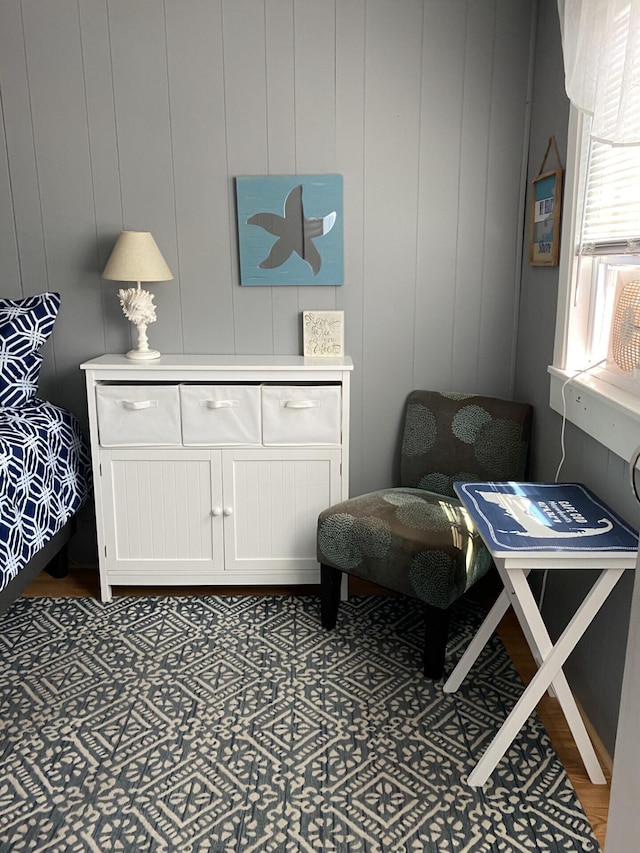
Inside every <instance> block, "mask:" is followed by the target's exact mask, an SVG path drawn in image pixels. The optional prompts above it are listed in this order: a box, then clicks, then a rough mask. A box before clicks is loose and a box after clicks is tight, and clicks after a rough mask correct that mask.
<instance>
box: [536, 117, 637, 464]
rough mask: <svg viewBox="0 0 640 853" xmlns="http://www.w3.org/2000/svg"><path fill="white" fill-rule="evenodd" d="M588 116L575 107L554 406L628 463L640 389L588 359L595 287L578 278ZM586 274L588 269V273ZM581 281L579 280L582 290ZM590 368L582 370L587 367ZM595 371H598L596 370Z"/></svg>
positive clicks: (552, 393)
mask: <svg viewBox="0 0 640 853" xmlns="http://www.w3.org/2000/svg"><path fill="white" fill-rule="evenodd" d="M581 141H582V118H581V115H580V114H579V112H578V110H577V109H575V107H573V106H571V109H570V114H569V134H568V150H567V168H566V173H565V188H564V213H563V225H562V241H561V243H562V244H561V251H560V265H559V268H558V308H557V315H556V333H555V346H554V353H553V364H552V365H550V366H549V374H550V377H551V381H550V395H549V404H550V406H551V408H552V409H553V410H554V411H555V412H558V413H559V414H561V415H563V416H565V417H566V419H567V420H568V421H569V422H571V423H573V424H575V425H576V426H577V427H579V428H580V429H581V430H583V431H584V432H586V433H587V434H588V435H590V436H591V437H592V438H594V439H595V440H596V441H598V442H600V444H602V445H604V446H605V447H607V448H608V449H609V450H611V451H613V452H614V453H615V454H617V455H618V456H620V457H622V459H625V460H626V461H627V462H628V461H629V460H630V459H631V458H632V456H633V454H634V452H635V451H636V450H637V448H638V445H640V392H636V391H633V390H630V389H628V388H624V387H619V386H617V385H613V384H611V382H609V381H606V379H604V378H603V376H605V375H606V374H605V373H603V372H600V373H598V371H597V369H596V370H594V365H593V364H590V363H589V362H588V361H587V357H586V355H585V353H586V351H587V343H586V342H587V334H588V322H589V321H588V313H589V302H590V299H589V296H590V293H589V291H590V288H589V287H588V286H584V285H585V283H584V282H582V281H580V282H577V274H578V264H577V263H576V251H575V250H576V237H575V235H576V234H577V226H578V216H579V211H578V204H579V192H578V189H579V181H580V168H581V166H582V165H583V164H582V163H581V162H580V161H581V149H582V146H581ZM584 274H585V271H584V268H583V269H582V275H584ZM576 283H578V284H579V287H578V288H577V292H576ZM586 370H589V371H590V372H579V371H586ZM592 370H594V372H591V371H592Z"/></svg>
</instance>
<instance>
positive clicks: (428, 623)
mask: <svg viewBox="0 0 640 853" xmlns="http://www.w3.org/2000/svg"><path fill="white" fill-rule="evenodd" d="M449 616H450V609H449V608H447V609H446V610H442V609H441V608H440V607H434V606H433V605H432V604H427V603H426V602H425V605H424V622H425V628H424V674H425V676H426V677H427V678H433V679H434V680H437V679H438V678H442V675H443V673H444V655H445V651H446V648H447V634H448V631H449Z"/></svg>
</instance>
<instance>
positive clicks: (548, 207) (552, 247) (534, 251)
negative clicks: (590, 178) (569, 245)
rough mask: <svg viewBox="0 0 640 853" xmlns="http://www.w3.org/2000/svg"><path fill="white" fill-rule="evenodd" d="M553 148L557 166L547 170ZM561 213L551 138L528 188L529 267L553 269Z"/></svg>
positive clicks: (559, 170) (558, 168) (559, 183)
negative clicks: (529, 216)
mask: <svg viewBox="0 0 640 853" xmlns="http://www.w3.org/2000/svg"><path fill="white" fill-rule="evenodd" d="M552 147H553V151H554V154H555V158H556V163H557V166H556V168H555V169H547V168H546V165H547V159H548V157H549V152H550V151H551V148H552ZM561 210H562V166H561V163H560V154H559V153H558V146H557V144H556V138H555V136H552V137H551V139H549V144H548V145H547V150H546V152H545V155H544V160H543V161H542V166H541V167H540V171H539V173H538V176H537V177H536V178H534V179H533V184H532V188H531V242H530V245H529V263H530V264H532V265H533V266H538V267H556V266H558V259H559V257H560V214H561Z"/></svg>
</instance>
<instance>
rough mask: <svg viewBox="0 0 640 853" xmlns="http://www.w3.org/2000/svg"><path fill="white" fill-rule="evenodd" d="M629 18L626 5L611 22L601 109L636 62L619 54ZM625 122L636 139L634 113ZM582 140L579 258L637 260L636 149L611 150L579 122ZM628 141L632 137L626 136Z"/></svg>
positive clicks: (638, 123)
mask: <svg viewBox="0 0 640 853" xmlns="http://www.w3.org/2000/svg"><path fill="white" fill-rule="evenodd" d="M630 15H631V4H627V5H626V6H623V7H622V8H621V10H620V14H618V15H617V16H616V20H615V26H614V28H613V30H614V33H613V34H614V42H613V49H612V50H610V51H609V53H608V60H609V63H608V67H607V75H606V79H605V82H604V86H605V89H606V92H607V95H608V96H609V97H607V98H605V103H607V104H611V105H612V106H611V107H610V109H614V107H615V104H616V103H617V97H616V96H619V91H616V89H617V90H619V87H620V80H621V79H623V77H624V75H625V74H627V73H629V71H630V70H633V69H630V68H629V67H628V66H629V65H632V66H634V67H635V66H636V65H637V63H638V62H640V56H636V55H635V54H634V53H633V52H632V53H631V55H629V54H628V53H627V52H625V50H624V44H625V38H626V34H627V30H628V26H629V16H630ZM625 121H627V122H628V123H629V122H630V125H631V127H630V129H631V130H634V128H635V131H637V133H636V134H635V136H636V138H640V111H637V110H628V111H627V113H626V114H625ZM585 131H586V134H587V138H588V146H589V150H588V157H587V171H586V184H585V194H584V203H583V218H582V223H581V225H582V227H581V229H580V241H579V242H580V252H581V253H582V254H592V255H612V254H618V255H621V254H640V145H628V146H623V145H621V146H613V145H610V144H609V143H606V142H602V141H600V140H598V139H593V138H592V137H591V136H590V131H591V127H590V121H585ZM632 135H633V134H632Z"/></svg>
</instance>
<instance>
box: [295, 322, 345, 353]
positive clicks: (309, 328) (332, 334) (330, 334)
mask: <svg viewBox="0 0 640 853" xmlns="http://www.w3.org/2000/svg"><path fill="white" fill-rule="evenodd" d="M302 344H303V349H302V354H303V355H304V356H305V357H308V358H339V357H341V356H343V355H344V311H303V312H302Z"/></svg>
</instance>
